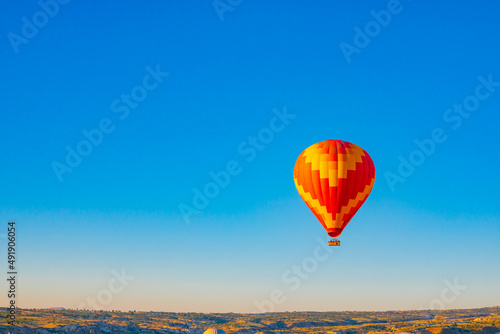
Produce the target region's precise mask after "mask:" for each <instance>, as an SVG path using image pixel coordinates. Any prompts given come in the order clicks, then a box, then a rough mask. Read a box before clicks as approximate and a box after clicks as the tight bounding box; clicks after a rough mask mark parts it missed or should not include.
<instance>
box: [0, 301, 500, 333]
mask: <svg viewBox="0 0 500 334" xmlns="http://www.w3.org/2000/svg"><path fill="white" fill-rule="evenodd" d="M3 316H5V315H3ZM18 322H19V325H18V326H15V327H12V326H6V325H2V326H0V331H1V333H9V332H10V333H21V334H24V333H186V334H187V333H193V334H202V333H203V332H204V331H205V330H206V329H207V328H211V327H212V328H220V329H223V330H224V331H226V332H227V333H242V334H253V333H280V334H285V333H286V334H288V333H433V334H439V333H443V334H446V333H488V334H489V333H491V334H494V333H500V307H499V306H497V307H488V308H480V309H467V310H442V311H437V310H422V311H389V312H285V313H264V314H239V313H211V314H204V313H169V312H119V311H116V312H115V311H82V310H64V309H24V310H18Z"/></svg>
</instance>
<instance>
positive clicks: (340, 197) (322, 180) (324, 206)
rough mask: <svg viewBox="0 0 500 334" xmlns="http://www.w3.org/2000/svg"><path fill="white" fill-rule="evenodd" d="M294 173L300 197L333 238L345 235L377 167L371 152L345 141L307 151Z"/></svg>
mask: <svg viewBox="0 0 500 334" xmlns="http://www.w3.org/2000/svg"><path fill="white" fill-rule="evenodd" d="M293 174H294V179H295V186H296V187H297V190H298V191H299V194H300V196H301V197H302V199H303V200H304V202H306V204H307V206H308V207H309V209H311V211H312V212H313V213H314V215H315V216H316V217H317V218H318V220H319V221H320V223H321V224H322V225H323V227H324V228H325V230H326V232H327V233H328V235H330V236H331V237H338V236H339V235H340V234H341V233H342V230H343V229H344V228H345V226H346V225H347V223H349V221H350V220H351V218H352V217H353V216H354V214H355V213H356V212H357V211H358V209H359V208H360V207H361V205H363V203H364V202H365V200H366V199H367V198H368V195H369V194H370V192H371V190H372V188H373V184H374V183H375V166H374V165H373V161H372V159H371V157H370V156H369V155H368V153H366V151H365V150H363V149H362V148H361V147H359V146H357V145H354V144H351V143H349V142H346V141H342V140H332V139H331V140H325V141H322V142H320V143H317V144H314V145H312V146H309V147H308V148H306V149H305V150H304V152H302V153H301V154H300V155H299V157H298V159H297V162H296V163H295V168H294V172H293Z"/></svg>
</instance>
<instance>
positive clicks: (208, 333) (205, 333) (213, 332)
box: [203, 328, 226, 334]
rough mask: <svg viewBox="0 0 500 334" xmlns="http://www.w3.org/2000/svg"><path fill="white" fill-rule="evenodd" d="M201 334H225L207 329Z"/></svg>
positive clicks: (214, 329) (224, 333)
mask: <svg viewBox="0 0 500 334" xmlns="http://www.w3.org/2000/svg"><path fill="white" fill-rule="evenodd" d="M203 334H226V332H224V331H223V330H222V329H219V328H209V329H207V330H206V331H205V332H203Z"/></svg>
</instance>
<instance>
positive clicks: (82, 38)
mask: <svg viewBox="0 0 500 334" xmlns="http://www.w3.org/2000/svg"><path fill="white" fill-rule="evenodd" d="M43 1H44V0H42V3H43ZM231 3H232V4H233V5H229V2H227V1H226V0H223V1H222V2H220V3H219V5H218V6H219V7H218V9H216V8H215V7H214V4H213V3H212V1H149V2H148V3H147V4H145V3H144V2H140V1H128V2H126V3H122V2H120V3H118V2H117V1H114V2H113V1H108V2H105V3H104V4H102V3H99V4H97V3H88V2H83V1H70V2H68V3H67V4H59V5H58V8H56V7H55V6H54V5H51V6H49V5H47V6H44V7H45V10H46V11H49V12H51V13H50V14H52V15H47V14H43V13H42V14H40V11H41V10H43V9H42V7H41V5H40V4H39V3H38V2H37V1H31V0H30V1H25V2H23V3H9V4H8V7H5V8H4V9H3V10H2V11H0V12H1V14H0V32H1V34H3V36H4V37H3V38H2V39H1V43H0V55H1V59H2V61H1V62H0V68H1V73H2V76H1V82H2V89H1V90H2V98H1V99H0V111H1V117H2V121H1V122H0V130H1V133H2V144H1V145H0V150H1V151H0V152H1V156H2V162H1V166H2V167H1V173H0V184H1V188H2V191H1V192H0V203H1V204H0V213H1V217H2V220H3V222H4V224H5V225H6V223H7V221H8V220H11V219H15V220H16V221H17V224H18V230H19V231H18V239H19V240H18V243H19V248H18V249H19V250H18V252H19V260H18V262H19V264H18V265H19V272H20V280H19V291H20V294H19V297H18V302H19V304H20V306H21V307H51V306H64V307H71V308H76V307H78V306H79V305H81V304H82V303H87V302H86V300H87V298H93V297H96V296H97V295H98V294H99V293H100V291H101V296H100V297H101V301H102V300H104V299H103V298H104V297H103V296H104V294H106V293H104V292H102V290H103V289H108V291H109V282H110V280H112V279H113V277H114V274H113V270H115V271H121V270H122V268H124V270H125V271H126V273H127V274H129V275H132V276H134V277H135V279H134V280H131V281H130V282H128V281H127V282H126V283H127V285H126V286H123V289H118V288H116V289H113V291H116V292H110V294H111V296H112V298H111V299H110V300H107V301H106V302H105V303H101V304H100V306H102V308H104V309H123V310H130V309H137V310H165V311H203V312H215V311H234V312H257V311H259V309H258V307H257V306H256V302H257V303H258V304H259V305H262V301H265V300H268V299H270V295H271V294H272V293H271V291H273V289H275V290H276V291H278V292H277V293H278V294H279V291H281V295H282V296H281V297H280V298H278V299H279V301H280V302H279V303H274V306H273V307H274V309H275V310H290V311H291V310H365V309H369V310H378V309H384V310H385V309H416V308H428V307H429V305H431V304H432V303H433V302H434V305H439V303H437V302H435V300H436V299H438V300H441V303H443V305H444V306H445V307H446V308H454V307H476V306H488V305H495V304H498V301H499V300H500V287H499V285H498V277H499V276H500V266H499V264H498V263H499V262H498V256H499V255H500V244H499V243H498V240H499V237H500V210H499V206H498V199H499V196H498V189H499V188H500V178H499V177H498V166H499V164H500V158H499V156H498V144H499V137H498V126H499V125H500V115H499V110H500V86H499V84H498V82H500V62H499V61H498V53H499V50H500V40H499V39H498V36H500V23H499V21H498V12H499V10H500V5H499V4H498V3H497V2H487V1H484V2H481V3H473V2H459V3H453V4H445V3H431V2H429V1H408V0H402V1H401V2H400V3H399V4H398V3H397V2H394V1H389V2H387V1H362V2H356V3H355V4H354V3H352V2H349V1H341V2H335V3H334V2H330V1H316V2H304V1H295V0H294V1H280V2H279V4H277V3H269V1H236V0H233V1H232V2H231ZM52 4H53V3H52ZM222 4H225V6H230V7H223V6H224V5H222ZM229 9H230V10H229ZM224 10H225V11H224ZM382 10H383V11H384V12H382V13H381V12H380V11H382ZM218 11H219V12H218ZM371 11H374V12H373V13H371ZM374 13H375V14H374ZM377 13H379V14H377ZM387 13H389V15H390V20H389V17H388V16H387ZM219 14H220V15H219ZM384 14H385V16H384ZM375 17H378V19H379V21H380V22H381V23H375V22H377V21H375ZM24 18H25V19H24ZM221 18H222V19H221ZM34 21H35V23H36V24H38V27H37V26H36V25H34V24H35V23H33V22H34ZM34 29H36V30H34ZM365 29H368V35H365V36H362V35H360V33H359V31H362V33H363V32H364V33H363V34H366V32H365ZM370 29H371V30H370ZM370 36H371V37H370ZM346 45H348V46H346ZM346 48H347V49H346ZM354 48H356V49H354ZM346 50H348V51H346ZM353 50H356V51H355V52H354V51H353ZM155 71H156V72H160V73H159V74H156V75H155V76H152V75H151V73H152V72H155ZM166 73H168V75H167V74H166ZM478 78H481V79H478ZM487 81H490V84H486V85H485V84H484V82H487ZM491 81H492V82H493V83H491ZM144 87H148V88H149V90H146V89H145V88H144ZM141 94H142V95H141ZM145 94H146V96H144V95H145ZM130 95H132V96H135V98H134V97H130ZM127 98H128V102H127ZM134 99H135V100H134ZM464 103H465V104H467V103H468V104H467V108H469V109H471V110H472V111H470V112H469V111H467V110H465V109H463V108H462V111H458V109H454V104H457V105H458V104H464ZM450 108H451V109H452V110H451V111H447V110H448V109H450ZM273 110H274V112H273ZM285 110H286V113H288V114H290V115H294V117H293V118H292V116H289V118H288V119H285V123H288V124H285V123H283V121H282V120H276V119H275V117H276V113H279V114H283V113H284V112H285ZM273 125H274V126H275V127H274V129H275V130H280V131H275V132H270V131H269V130H265V128H270V126H273ZM99 127H101V129H102V130H105V131H106V132H107V133H103V134H102V138H100V137H99V136H98V135H96V136H95V137H94V141H95V143H97V144H96V145H94V144H91V146H90V147H89V146H85V145H86V144H85V140H86V137H85V135H84V134H83V133H82V131H91V130H93V129H97V128H99ZM439 129H441V130H439ZM99 131H101V130H99ZM436 131H437V132H436ZM259 133H260V134H261V138H263V141H265V142H266V143H265V144H263V143H262V142H258V143H257V144H255V147H257V148H259V150H257V149H256V148H252V144H251V141H252V139H251V138H249V137H252V136H257V138H259V137H258V135H259ZM433 133H434V134H435V133H438V134H439V136H437V137H438V139H439V142H436V141H435V142H434V145H435V148H434V149H433V150H432V152H430V154H428V155H424V154H423V153H418V152H417V151H418V149H419V148H418V146H417V144H416V143H415V140H417V141H418V140H420V141H422V140H425V139H429V138H432V136H433ZM94 134H95V132H94ZM271 135H272V138H271V137H269V136H271ZM266 136H267V137H266ZM326 139H342V140H346V141H350V142H353V143H355V144H357V145H359V146H361V147H363V148H364V149H365V150H366V151H367V152H369V154H370V155H371V157H372V159H373V161H374V163H375V166H376V170H377V180H376V182H375V187H374V189H373V192H372V194H371V195H370V197H369V199H368V200H367V202H366V203H365V205H364V206H363V207H362V208H361V210H360V211H359V213H358V214H357V215H356V216H355V218H354V219H353V220H352V221H351V223H350V224H349V226H348V227H347V228H346V229H345V230H344V233H343V234H342V237H341V240H342V242H343V243H342V246H341V247H340V248H335V249H332V250H333V253H332V254H329V253H321V255H324V254H327V255H328V257H327V258H326V259H324V260H318V259H315V260H310V259H309V258H311V257H313V258H314V254H315V251H316V250H317V249H318V248H317V247H318V246H319V244H320V243H319V242H318V241H317V238H321V240H322V241H321V243H322V244H324V243H326V240H327V235H326V233H325V232H324V230H323V229H322V227H321V225H320V224H319V222H317V221H316V219H315V217H314V216H313V215H312V213H310V211H309V210H308V208H307V207H306V205H305V204H304V203H303V202H302V200H301V199H300V197H299V195H298V193H297V191H296V189H295V186H294V182H293V175H292V171H293V165H294V163H295V159H296V158H297V156H298V155H299V154H300V152H301V151H302V150H304V149H305V148H306V147H308V146H309V145H311V144H313V143H315V142H318V141H322V140H326ZM258 140H260V139H258ZM427 143H428V141H427ZM79 145H80V146H79ZM68 147H69V149H70V150H77V149H78V147H80V150H84V151H85V150H92V152H91V153H90V154H88V155H87V156H84V157H82V159H81V161H77V162H75V161H73V162H72V163H73V166H69V165H68V162H67V161H66V159H67V154H68ZM415 152H416V153H415ZM428 153H429V152H428ZM422 157H423V159H424V161H423V162H422V161H421V160H422ZM401 158H403V159H405V160H406V161H408V160H410V158H411V159H413V160H412V161H413V162H415V163H416V164H418V166H416V167H413V168H414V170H413V171H412V172H408V170H404V167H402V166H400V165H401V164H403V165H405V164H407V163H401V160H400V159H401ZM419 158H420V161H419V160H418V159H419ZM73 159H75V158H74V157H73ZM249 160H250V161H249ZM231 161H233V162H232V163H233V164H235V163H237V166H236V167H234V166H233V167H234V168H235V169H236V170H237V171H238V172H235V173H234V174H235V175H232V176H231V179H230V181H229V183H228V185H227V186H225V187H224V188H223V189H219V191H218V192H219V194H218V195H217V196H215V197H214V198H210V199H208V204H207V203H204V205H203V206H204V207H203V208H202V209H200V210H198V209H196V208H194V209H196V210H198V211H197V213H196V214H192V215H190V216H189V223H187V221H186V219H184V218H183V216H182V214H181V211H180V210H179V206H180V205H181V204H185V205H189V206H193V203H192V201H193V197H194V192H193V189H194V188H196V189H199V190H200V191H203V188H204V186H205V185H206V184H207V183H209V182H211V181H212V180H211V177H210V172H211V171H213V172H218V171H221V170H224V169H226V167H227V164H228V163H229V162H231ZM420 162H422V163H420ZM63 165H64V166H66V167H61V166H63ZM54 166H57V167H54ZM54 168H56V170H59V172H55V170H54ZM61 168H63V169H61ZM64 168H66V169H64ZM406 168H408V166H406ZM70 169H71V172H70V171H69V170H70ZM398 169H400V171H398ZM58 174H59V176H58ZM403 180H404V182H402V181H403ZM202 204H203V203H202ZM181 207H182V206H181ZM199 207H201V206H199ZM6 228H7V226H5V227H4V228H2V229H3V230H6ZM0 232H1V233H5V231H0ZM1 233H0V235H2V236H3V238H2V239H1V241H2V244H4V245H5V234H1ZM323 251H324V250H323ZM325 256H326V255H325ZM314 261H316V262H314ZM314 263H316V264H317V268H315V267H314V266H313V265H314ZM304 264H305V265H306V266H307V265H310V266H313V267H309V269H310V271H311V273H309V274H307V275H302V278H299V277H300V276H299V274H296V273H290V272H289V271H290V270H292V268H293V266H299V267H300V266H303V265H304ZM306 276H307V277H306ZM294 279H295V280H294ZM455 279H457V280H458V282H459V284H460V285H461V286H467V288H464V289H463V290H456V289H455V290H456V291H455V292H456V293H455V292H451V291H450V290H449V291H448V292H445V296H447V297H446V298H445V299H446V301H443V300H442V297H441V296H442V291H443V290H445V289H446V288H447V284H446V283H445V281H449V282H453V281H454V280H455ZM297 280H299V282H300V283H299V284H298V285H299V286H297V284H296V283H297ZM291 281H293V282H295V283H291ZM114 282H115V283H116V281H114ZM118 290H120V292H117V291H118ZM457 291H458V292H457ZM452 297H454V298H452ZM2 298H3V299H2V302H3V303H7V299H6V297H4V296H3V295H2Z"/></svg>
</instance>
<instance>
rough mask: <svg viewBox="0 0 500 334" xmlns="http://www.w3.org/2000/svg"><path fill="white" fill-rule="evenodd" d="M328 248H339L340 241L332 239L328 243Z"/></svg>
mask: <svg viewBox="0 0 500 334" xmlns="http://www.w3.org/2000/svg"><path fill="white" fill-rule="evenodd" d="M328 246H340V240H339V239H335V238H333V239H332V240H329V241H328Z"/></svg>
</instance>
